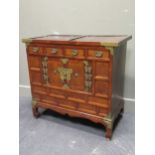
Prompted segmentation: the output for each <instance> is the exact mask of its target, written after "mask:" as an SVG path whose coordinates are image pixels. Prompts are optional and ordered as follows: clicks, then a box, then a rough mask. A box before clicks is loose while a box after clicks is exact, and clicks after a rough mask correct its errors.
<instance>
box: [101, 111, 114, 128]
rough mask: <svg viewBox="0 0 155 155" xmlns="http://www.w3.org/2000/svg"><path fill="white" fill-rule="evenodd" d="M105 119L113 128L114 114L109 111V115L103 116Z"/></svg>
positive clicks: (109, 126) (108, 125)
mask: <svg viewBox="0 0 155 155" xmlns="http://www.w3.org/2000/svg"><path fill="white" fill-rule="evenodd" d="M103 121H104V122H105V123H106V124H107V127H108V128H109V129H112V128H113V122H114V116H113V115H112V114H111V113H109V114H108V115H107V116H105V117H104V118H103Z"/></svg>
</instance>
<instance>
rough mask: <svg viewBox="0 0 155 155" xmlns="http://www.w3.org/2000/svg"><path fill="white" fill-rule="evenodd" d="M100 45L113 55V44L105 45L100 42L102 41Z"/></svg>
mask: <svg viewBox="0 0 155 155" xmlns="http://www.w3.org/2000/svg"><path fill="white" fill-rule="evenodd" d="M100 45H101V46H103V47H105V48H106V49H107V50H109V51H110V54H111V55H114V50H115V47H114V46H108V45H105V43H102V42H101V43H100Z"/></svg>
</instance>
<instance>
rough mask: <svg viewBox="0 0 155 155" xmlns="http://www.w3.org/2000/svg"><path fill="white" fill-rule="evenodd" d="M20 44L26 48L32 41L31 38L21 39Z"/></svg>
mask: <svg viewBox="0 0 155 155" xmlns="http://www.w3.org/2000/svg"><path fill="white" fill-rule="evenodd" d="M22 42H23V43H25V44H26V46H28V45H29V44H30V43H31V42H32V39H31V38H23V39H22Z"/></svg>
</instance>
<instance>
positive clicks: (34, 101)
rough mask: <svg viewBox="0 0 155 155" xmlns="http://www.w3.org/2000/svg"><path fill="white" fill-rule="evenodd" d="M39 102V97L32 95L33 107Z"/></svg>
mask: <svg viewBox="0 0 155 155" xmlns="http://www.w3.org/2000/svg"><path fill="white" fill-rule="evenodd" d="M36 104H37V99H36V98H34V97H32V107H34V106H35V105H36Z"/></svg>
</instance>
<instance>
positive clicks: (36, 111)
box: [32, 107, 40, 118]
mask: <svg viewBox="0 0 155 155" xmlns="http://www.w3.org/2000/svg"><path fill="white" fill-rule="evenodd" d="M32 112H33V116H34V117H35V118H38V117H39V116H40V113H39V111H38V108H37V107H33V108H32Z"/></svg>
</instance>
